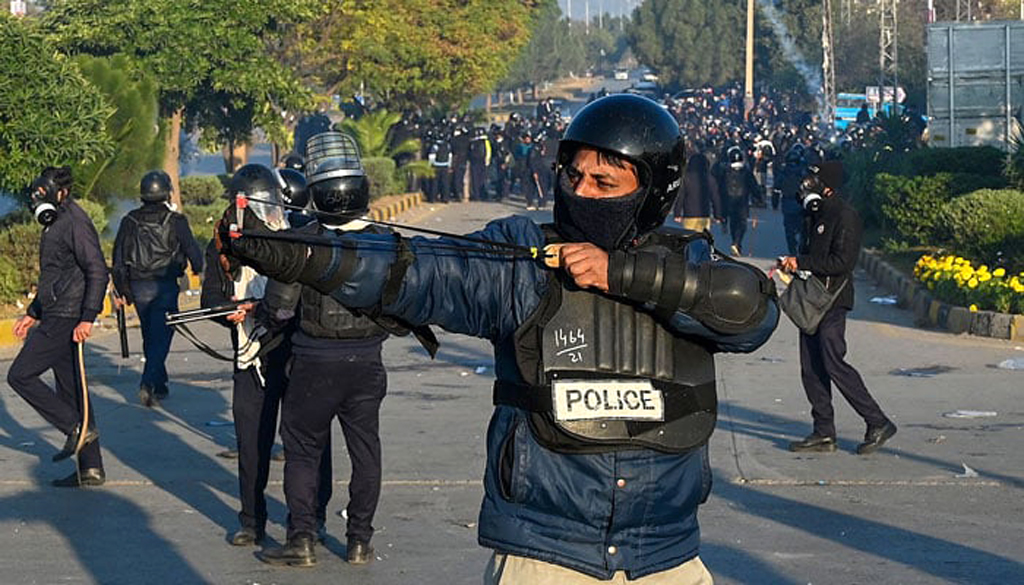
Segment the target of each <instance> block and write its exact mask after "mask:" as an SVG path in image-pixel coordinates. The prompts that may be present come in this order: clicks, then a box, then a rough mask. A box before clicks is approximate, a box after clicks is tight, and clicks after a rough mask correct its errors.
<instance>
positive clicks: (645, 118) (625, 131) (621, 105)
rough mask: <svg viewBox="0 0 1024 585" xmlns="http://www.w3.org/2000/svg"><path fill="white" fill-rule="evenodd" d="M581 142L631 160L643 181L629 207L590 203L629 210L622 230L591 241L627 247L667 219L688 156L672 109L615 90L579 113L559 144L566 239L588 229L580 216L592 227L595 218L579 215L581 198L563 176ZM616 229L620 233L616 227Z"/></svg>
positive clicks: (559, 201)
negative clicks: (671, 111)
mask: <svg viewBox="0 0 1024 585" xmlns="http://www.w3.org/2000/svg"><path fill="white" fill-rule="evenodd" d="M581 146H590V147H593V148H595V149H597V150H598V151H600V152H605V153H610V154H612V155H615V156H616V157H621V158H622V159H624V160H626V161H629V162H630V163H632V164H633V165H634V166H635V167H636V172H637V179H638V182H639V185H640V189H639V191H638V192H637V193H636V194H634V195H630V196H628V197H634V196H635V197H636V200H635V201H634V202H633V203H630V204H628V209H627V205H626V201H625V200H624V198H619V197H616V198H610V199H607V200H605V202H604V203H596V204H594V203H588V204H587V206H588V207H591V208H598V207H609V206H611V205H617V206H619V207H620V211H621V212H622V213H629V214H631V215H630V216H629V217H628V218H624V220H625V225H623V226H622V228H621V233H618V234H615V235H610V234H604V236H605V237H606V241H605V242H603V244H602V242H597V241H594V239H593V238H591V239H590V241H591V242H592V243H595V244H598V245H600V246H602V247H604V248H606V249H616V248H624V247H627V246H629V245H630V243H631V242H633V241H634V240H635V239H636V238H637V237H639V236H643V235H644V234H647V233H649V232H651V231H653V230H654V229H656V228H658V227H660V226H661V225H662V224H663V223H664V222H665V217H666V216H667V215H668V211H669V208H670V207H671V206H672V203H673V202H674V201H675V198H676V192H677V191H678V190H679V186H680V184H681V182H682V175H683V166H684V164H685V159H686V151H685V146H684V142H683V136H682V133H681V132H680V131H679V124H678V123H677V122H676V120H675V118H673V117H672V115H671V114H669V113H668V111H666V110H665V109H664V108H662V107H661V106H660V105H658V104H657V102H655V101H653V100H650V99H648V98H645V97H642V96H638V95H633V94H615V95H609V96H606V97H603V98H600V99H597V100H594V101H593V102H591V103H590V104H588V105H587V106H586V107H584V108H583V109H582V110H580V112H579V113H578V114H576V116H575V117H574V118H573V120H572V123H570V124H569V126H568V127H567V128H566V129H565V134H564V135H563V136H562V139H561V141H560V142H559V146H558V157H557V167H556V170H557V172H558V182H557V186H556V193H555V227H556V229H558V231H559V232H560V233H561V234H562V236H563V237H570V235H572V236H576V235H579V232H580V228H583V231H586V228H584V227H583V226H582V225H581V220H582V221H583V222H586V223H591V225H594V222H593V221H592V218H580V217H575V215H576V214H577V213H579V212H580V210H581V209H583V207H584V206H582V205H579V204H580V203H581V202H580V201H578V200H579V199H581V198H580V197H578V196H576V195H575V194H573V193H571V188H567V181H566V180H565V179H564V176H565V174H566V173H565V170H566V167H567V166H568V165H570V164H571V163H572V161H573V158H574V157H575V155H576V152H577V151H578V150H579V148H580V147H581ZM567 191H568V192H567ZM620 199H622V201H616V200H620ZM607 217H614V214H611V213H609V214H607ZM615 229H616V231H618V230H619V228H618V226H616V227H615ZM567 232H571V233H567Z"/></svg>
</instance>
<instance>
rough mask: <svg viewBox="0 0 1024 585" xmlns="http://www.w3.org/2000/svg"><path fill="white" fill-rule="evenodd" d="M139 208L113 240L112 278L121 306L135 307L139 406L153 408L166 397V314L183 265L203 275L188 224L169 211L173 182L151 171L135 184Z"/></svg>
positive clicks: (174, 301) (174, 304) (174, 303)
mask: <svg viewBox="0 0 1024 585" xmlns="http://www.w3.org/2000/svg"><path fill="white" fill-rule="evenodd" d="M139 195H140V198H141V199H142V207H140V208H138V209H133V210H132V211H130V212H128V214H127V215H126V216H125V217H124V219H122V220H121V225H120V227H119V228H118V230H117V237H116V238H115V239H114V253H113V256H114V257H113V261H114V266H113V277H114V288H115V290H116V291H117V298H116V300H115V302H116V303H118V304H119V305H123V304H128V305H131V304H134V305H135V310H136V311H137V312H138V315H139V325H140V326H141V328H142V349H143V352H144V353H145V355H146V364H145V366H144V367H143V370H142V380H141V382H140V383H139V401H141V402H142V404H143V406H153V405H155V404H156V403H157V401H159V400H163V399H164V398H166V397H167V394H168V389H167V368H166V366H165V362H166V361H167V353H168V352H169V351H170V349H171V340H172V339H173V337H174V330H173V329H171V328H170V327H168V326H167V323H166V315H167V313H168V312H172V313H173V312H176V311H177V310H178V292H179V290H178V279H179V278H180V277H181V276H182V275H183V274H184V273H185V265H186V263H188V264H190V265H191V266H192V273H193V274H201V273H202V271H203V253H202V251H201V250H200V249H199V244H197V243H196V240H195V238H194V237H193V236H192V230H191V229H189V226H188V219H187V218H186V217H185V216H184V215H182V214H180V213H176V212H174V211H172V210H171V208H170V207H169V206H168V201H169V200H170V198H171V177H170V176H168V175H167V173H165V172H163V171H150V172H149V173H146V175H145V176H144V177H142V181H140V182H139Z"/></svg>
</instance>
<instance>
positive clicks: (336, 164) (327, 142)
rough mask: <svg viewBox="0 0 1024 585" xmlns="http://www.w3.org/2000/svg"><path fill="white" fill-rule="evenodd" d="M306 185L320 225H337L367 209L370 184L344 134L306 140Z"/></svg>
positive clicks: (317, 136)
mask: <svg viewBox="0 0 1024 585" xmlns="http://www.w3.org/2000/svg"><path fill="white" fill-rule="evenodd" d="M306 181H307V184H308V190H309V197H310V199H311V200H312V201H313V209H314V210H316V211H317V212H318V213H317V214H316V215H317V220H318V221H319V222H320V223H321V224H325V225H340V224H342V223H345V222H346V221H349V220H352V219H356V218H358V217H360V216H362V215H364V214H365V213H366V212H367V211H369V209H370V180H369V179H368V178H367V177H366V170H365V169H364V168H363V163H362V161H361V160H360V157H359V147H358V146H356V143H355V140H353V139H352V137H351V136H348V135H347V134H342V133H341V132H324V133H322V134H317V135H316V136H313V137H312V138H310V139H309V141H308V142H307V143H306Z"/></svg>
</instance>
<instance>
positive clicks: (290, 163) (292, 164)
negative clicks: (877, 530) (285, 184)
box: [281, 152, 305, 173]
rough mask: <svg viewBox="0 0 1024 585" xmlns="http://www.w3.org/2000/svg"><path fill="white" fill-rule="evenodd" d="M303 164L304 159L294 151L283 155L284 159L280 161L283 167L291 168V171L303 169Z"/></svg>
mask: <svg viewBox="0 0 1024 585" xmlns="http://www.w3.org/2000/svg"><path fill="white" fill-rule="evenodd" d="M304 164H305V161H304V160H302V157H301V156H299V155H297V154H295V153H294V152H293V153H291V154H289V155H288V156H286V157H284V160H282V161H281V166H282V167H283V168H286V169H292V170H293V171H298V172H300V173H301V172H302V171H303V165H304Z"/></svg>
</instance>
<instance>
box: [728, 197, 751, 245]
mask: <svg viewBox="0 0 1024 585" xmlns="http://www.w3.org/2000/svg"><path fill="white" fill-rule="evenodd" d="M723 199H724V201H723V203H724V204H725V219H726V221H727V222H729V226H728V227H729V237H730V238H731V239H732V243H733V244H735V245H736V247H737V248H743V236H745V235H747V218H749V217H750V205H749V204H748V203H747V201H746V199H744V198H740V197H729V196H725V197H723Z"/></svg>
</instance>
